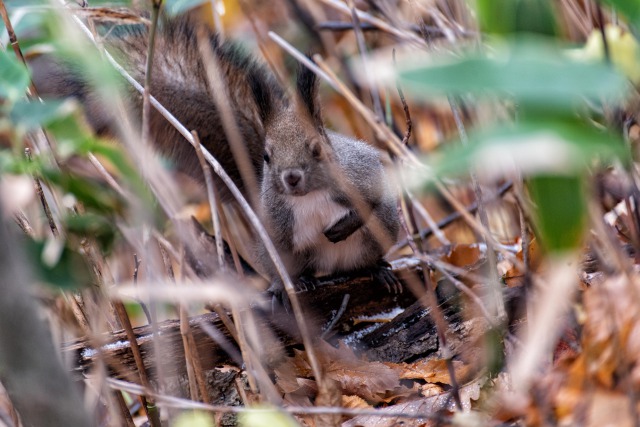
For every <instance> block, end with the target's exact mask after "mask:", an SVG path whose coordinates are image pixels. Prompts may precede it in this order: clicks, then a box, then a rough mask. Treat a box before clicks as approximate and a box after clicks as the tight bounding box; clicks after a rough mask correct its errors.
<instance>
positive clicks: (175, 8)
mask: <svg viewBox="0 0 640 427" xmlns="http://www.w3.org/2000/svg"><path fill="white" fill-rule="evenodd" d="M208 2H209V0H167V1H166V3H165V11H166V12H167V14H169V15H170V16H176V15H180V14H182V13H185V12H186V11H188V10H189V9H193V8H194V7H198V6H200V5H202V4H204V3H208Z"/></svg>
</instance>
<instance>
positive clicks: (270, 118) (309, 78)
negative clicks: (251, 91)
mask: <svg viewBox="0 0 640 427" xmlns="http://www.w3.org/2000/svg"><path fill="white" fill-rule="evenodd" d="M296 86H297V91H296V95H295V98H294V99H295V100H294V102H291V103H290V104H289V105H288V106H286V107H285V108H283V109H282V110H281V111H267V114H265V115H264V116H263V122H264V124H265V135H266V138H265V150H264V170H263V187H265V186H266V187H267V188H272V189H273V190H275V191H276V192H277V193H279V194H286V195H291V196H304V195H305V194H307V193H309V192H311V191H314V190H319V189H323V188H327V187H328V186H329V185H330V184H331V173H330V170H331V167H332V162H333V161H334V151H333V148H332V146H331V142H330V141H329V138H328V136H327V133H326V130H325V128H324V124H323V121H322V114H321V109H320V102H319V99H318V81H317V79H316V76H315V74H314V73H313V72H312V71H311V70H309V69H307V68H306V67H304V66H301V67H300V69H299V70H298V76H297V85H296ZM270 105H272V104H270ZM262 111H265V109H264V108H262Z"/></svg>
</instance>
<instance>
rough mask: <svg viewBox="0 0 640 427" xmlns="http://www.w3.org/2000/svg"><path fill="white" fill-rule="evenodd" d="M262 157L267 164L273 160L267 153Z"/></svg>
mask: <svg viewBox="0 0 640 427" xmlns="http://www.w3.org/2000/svg"><path fill="white" fill-rule="evenodd" d="M262 157H263V158H264V161H265V162H267V163H269V161H270V160H271V157H269V154H268V153H267V152H266V151H265V152H264V154H263V155H262Z"/></svg>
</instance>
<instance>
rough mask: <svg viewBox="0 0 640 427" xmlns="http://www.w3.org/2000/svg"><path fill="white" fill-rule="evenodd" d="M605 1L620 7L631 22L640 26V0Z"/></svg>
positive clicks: (617, 7)
mask: <svg viewBox="0 0 640 427" xmlns="http://www.w3.org/2000/svg"><path fill="white" fill-rule="evenodd" d="M603 2H604V3H609V4H610V5H611V6H613V7H615V8H616V9H618V11H620V12H621V13H622V14H623V15H624V16H626V17H627V19H628V20H629V23H631V24H633V25H635V26H636V27H637V28H640V0H603Z"/></svg>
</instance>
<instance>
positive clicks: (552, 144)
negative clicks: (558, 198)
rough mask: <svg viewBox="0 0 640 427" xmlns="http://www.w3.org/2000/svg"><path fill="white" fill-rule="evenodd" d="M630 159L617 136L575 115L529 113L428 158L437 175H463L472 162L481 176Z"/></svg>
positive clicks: (570, 170) (573, 170)
mask: <svg viewBox="0 0 640 427" xmlns="http://www.w3.org/2000/svg"><path fill="white" fill-rule="evenodd" d="M613 159H621V160H623V161H628V160H629V159H630V153H629V151H628V149H627V148H626V146H625V144H624V142H623V141H622V139H621V138H620V137H619V136H616V135H613V134H610V133H608V132H604V131H600V130H596V129H594V128H592V127H591V126H589V125H585V124H583V123H581V122H579V121H576V120H573V119H571V118H564V119H563V117H562V116H560V117H558V118H551V117H549V118H540V117H538V118H537V120H535V119H533V118H529V120H528V121H523V122H521V123H518V124H516V125H513V126H505V127H500V128H497V129H493V130H489V131H486V132H478V133H475V134H471V135H470V140H469V143H468V144H467V145H461V144H456V145H455V146H452V147H451V148H447V149H446V150H445V151H444V152H443V153H442V157H440V158H434V159H433V160H431V162H430V166H431V167H432V168H433V171H434V173H435V175H437V176H447V175H460V174H465V173H467V172H468V170H469V169H471V168H473V169H474V170H475V171H476V172H477V173H478V174H479V175H480V176H481V177H484V178H486V179H495V178H498V177H502V176H505V175H510V174H513V173H514V171H518V173H522V174H524V175H525V176H535V175H539V174H549V173H551V174H557V173H559V174H568V175H574V174H578V173H581V171H583V170H584V169H585V168H586V167H588V166H590V165H591V164H592V162H593V161H594V160H600V161H603V162H610V161H612V160H613Z"/></svg>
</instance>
